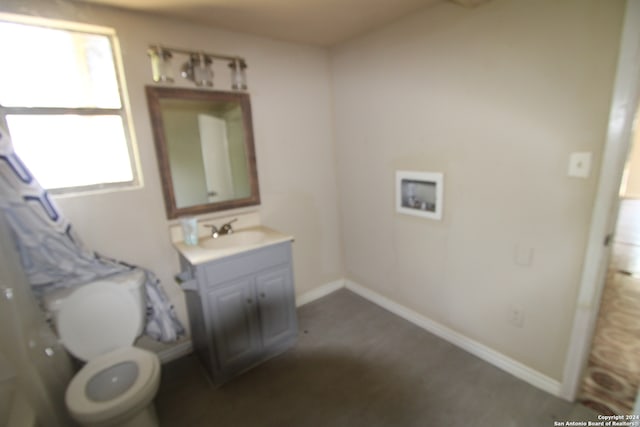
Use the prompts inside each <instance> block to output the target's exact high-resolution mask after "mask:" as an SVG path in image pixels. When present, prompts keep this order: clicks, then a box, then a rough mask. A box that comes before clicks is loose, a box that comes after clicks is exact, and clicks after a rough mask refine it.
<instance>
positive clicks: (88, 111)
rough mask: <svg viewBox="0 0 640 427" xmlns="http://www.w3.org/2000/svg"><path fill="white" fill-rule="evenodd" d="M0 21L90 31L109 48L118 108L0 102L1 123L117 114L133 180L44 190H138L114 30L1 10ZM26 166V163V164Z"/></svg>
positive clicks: (140, 182) (137, 167) (132, 136)
mask: <svg viewBox="0 0 640 427" xmlns="http://www.w3.org/2000/svg"><path fill="white" fill-rule="evenodd" d="M0 22H7V23H13V24H21V25H30V26H37V27H43V28H51V29H56V30H62V31H67V32H76V33H85V34H93V35H99V36H104V37H107V38H108V40H109V45H110V47H111V56H112V59H113V64H114V70H115V74H116V82H117V84H118V96H119V97H120V108H100V107H8V106H3V105H1V104H0V124H1V125H2V126H3V127H4V128H5V129H6V130H7V131H8V132H9V135H11V130H10V129H9V126H8V123H7V120H6V116H7V115H44V116H56V115H78V116H119V117H120V119H121V120H122V131H123V133H124V137H125V140H126V144H127V151H128V154H129V167H130V168H131V174H132V180H131V181H126V182H112V183H99V184H92V185H81V186H73V187H62V188H52V189H47V191H48V192H49V193H51V194H54V195H70V196H71V195H88V194H92V193H96V192H111V191H122V190H133V189H139V188H141V187H142V186H143V179H142V170H141V167H140V159H139V153H138V146H137V144H136V140H135V134H134V129H133V119H132V116H131V108H130V104H129V97H128V96H127V94H128V91H127V86H126V81H125V75H124V67H123V63H122V54H121V50H120V44H119V41H118V36H117V34H116V31H115V29H113V28H110V27H103V26H97V25H90V24H84V23H78V22H71V21H64V20H57V19H49V18H40V17H33V16H26V15H17V14H11V13H2V12H0ZM27 166H28V165H27Z"/></svg>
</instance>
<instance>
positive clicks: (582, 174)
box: [567, 151, 591, 178]
mask: <svg viewBox="0 0 640 427" xmlns="http://www.w3.org/2000/svg"><path fill="white" fill-rule="evenodd" d="M589 173H591V153H590V152H588V151H583V152H575V153H571V155H570V156H569V170H568V171H567V175H568V176H573V177H576V178H588V177H589Z"/></svg>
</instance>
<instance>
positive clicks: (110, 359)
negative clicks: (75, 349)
mask: <svg viewBox="0 0 640 427" xmlns="http://www.w3.org/2000/svg"><path fill="white" fill-rule="evenodd" d="M128 361H130V362H134V363H135V364H136V365H137V367H138V375H137V377H136V380H135V381H134V382H133V384H132V385H131V387H129V389H127V390H125V391H124V392H123V393H121V394H120V395H119V396H117V397H115V398H113V399H110V400H106V401H102V402H97V401H94V400H92V399H90V398H89V397H88V396H87V393H86V387H87V383H88V382H89V381H90V380H91V378H93V376H94V375H96V374H98V373H100V372H101V371H103V370H105V369H108V368H111V367H112V366H114V365H116V364H118V363H122V362H128ZM159 371H160V361H159V360H158V357H157V356H156V355H155V354H154V353H151V352H149V351H146V350H142V349H139V348H136V347H123V348H119V349H117V350H114V351H112V352H109V353H106V354H103V355H102V356H98V357H96V358H94V359H92V360H90V361H89V362H88V363H87V364H86V365H85V366H84V367H83V368H82V369H80V371H78V373H77V374H76V375H75V376H74V377H73V379H72V380H71V383H70V384H69V386H68V387H67V391H66V394H65V401H66V404H67V408H68V409H69V412H70V413H71V414H72V416H73V417H74V418H75V419H76V420H77V421H80V422H82V423H91V424H98V423H100V422H103V421H117V420H118V418H119V417H120V416H121V417H123V418H126V417H127V416H129V414H130V413H131V412H132V411H136V410H138V409H139V408H141V407H143V406H146V405H148V404H149V402H151V400H153V397H154V396H155V394H156V391H157V389H158V386H159V384H160V372H159Z"/></svg>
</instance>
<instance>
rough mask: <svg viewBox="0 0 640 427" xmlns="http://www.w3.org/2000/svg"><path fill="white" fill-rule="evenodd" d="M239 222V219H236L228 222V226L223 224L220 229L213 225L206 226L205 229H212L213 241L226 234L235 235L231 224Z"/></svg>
mask: <svg viewBox="0 0 640 427" xmlns="http://www.w3.org/2000/svg"><path fill="white" fill-rule="evenodd" d="M237 220H238V218H234V219H232V220H231V221H229V222H227V223H226V224H223V225H221V226H220V228H218V227H216V226H215V225H213V224H205V225H204V226H205V227H209V228H211V237H212V238H213V239H217V238H218V237H220V236H223V235H225V234H232V233H233V228H231V224H232V223H234V222H236V221H237Z"/></svg>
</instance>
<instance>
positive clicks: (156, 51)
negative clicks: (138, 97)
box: [147, 46, 173, 83]
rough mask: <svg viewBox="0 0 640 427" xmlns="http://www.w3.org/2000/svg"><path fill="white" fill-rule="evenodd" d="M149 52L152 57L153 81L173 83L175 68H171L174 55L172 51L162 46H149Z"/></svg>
mask: <svg viewBox="0 0 640 427" xmlns="http://www.w3.org/2000/svg"><path fill="white" fill-rule="evenodd" d="M147 54H148V55H149V57H150V58H151V72H152V73H153V81H154V82H166V83H173V70H172V69H171V58H172V57H173V55H172V54H171V52H170V51H169V50H167V49H163V48H161V47H160V46H153V47H151V48H149V50H148V51H147Z"/></svg>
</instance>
